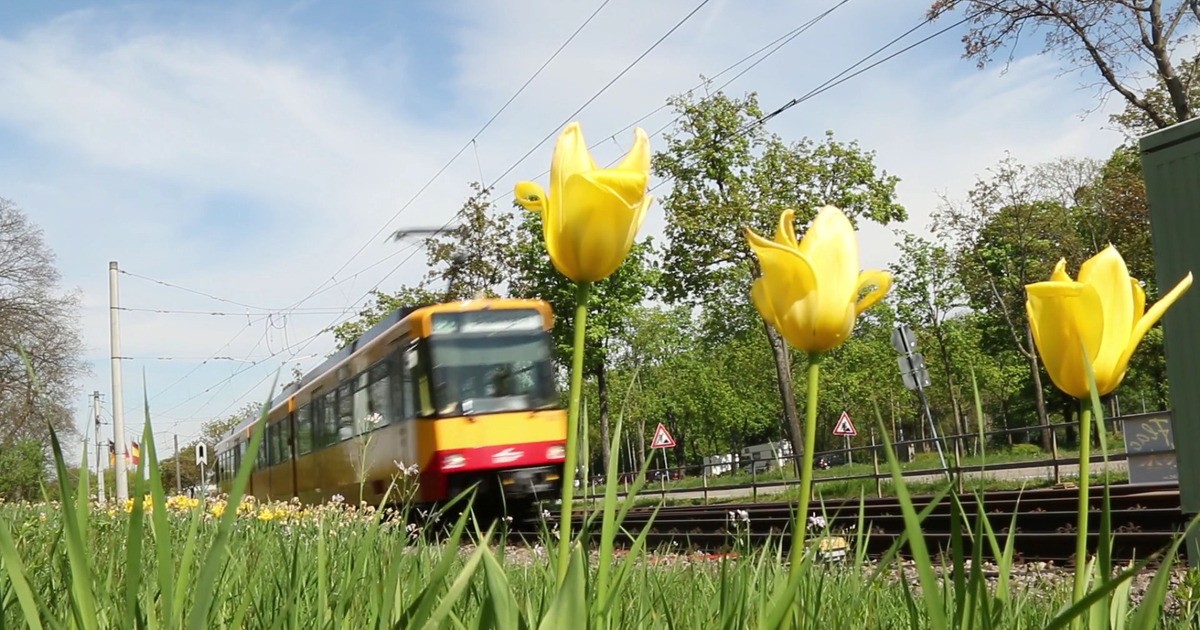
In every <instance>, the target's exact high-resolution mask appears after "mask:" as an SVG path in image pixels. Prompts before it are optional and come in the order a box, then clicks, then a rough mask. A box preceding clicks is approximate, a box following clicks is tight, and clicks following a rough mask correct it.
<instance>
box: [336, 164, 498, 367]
mask: <svg viewBox="0 0 1200 630" xmlns="http://www.w3.org/2000/svg"><path fill="white" fill-rule="evenodd" d="M470 187H471V190H472V193H471V195H470V196H468V197H467V200H466V201H464V202H463V205H462V208H460V209H459V211H458V214H456V215H455V216H456V217H457V218H458V224H457V225H455V226H454V227H452V228H449V229H446V230H440V229H439V230H436V231H434V233H433V234H431V235H430V236H428V237H426V238H425V239H424V240H423V241H422V245H423V246H424V247H425V261H426V264H427V266H428V267H429V271H427V272H426V274H425V276H424V277H423V278H422V279H421V281H420V282H419V283H418V284H417V285H416V286H413V287H407V286H405V287H401V288H400V289H398V290H397V291H396V292H395V293H387V292H384V291H380V290H378V289H374V290H372V291H371V294H372V296H373V297H374V298H375V303H374V304H372V305H369V306H367V307H366V308H364V309H363V310H361V311H359V313H358V317H357V318H355V319H352V320H348V321H345V322H342V323H341V324H338V325H337V326H334V327H332V328H330V329H329V330H331V331H332V332H333V334H334V338H335V339H336V340H337V343H338V347H339V348H341V347H345V346H346V344H349V343H350V342H352V341H354V340H355V339H357V338H358V337H359V336H361V335H362V334H363V333H364V332H366V331H367V330H368V329H370V328H371V326H374V325H375V324H376V323H377V322H379V321H380V320H381V319H383V318H384V317H387V316H388V315H390V314H391V313H392V312H394V311H395V310H396V309H398V308H401V307H405V306H422V305H426V304H437V303H440V302H451V301H455V300H464V299H469V298H471V297H474V296H476V295H479V294H483V295H490V296H496V295H500V294H502V293H503V292H504V286H505V282H506V280H507V278H508V277H509V276H510V275H511V272H512V267H511V266H510V262H509V260H510V258H511V256H512V249H513V245H512V240H511V238H512V231H513V228H512V221H513V217H512V213H511V212H508V211H500V210H498V209H497V208H496V206H495V204H493V203H492V202H491V196H490V195H491V190H490V189H485V188H483V186H482V185H481V184H479V183H477V182H472V183H471V184H470ZM427 231H429V230H426V229H425V228H421V229H414V230H400V231H398V232H397V233H396V235H395V236H396V240H401V239H402V238H403V237H404V236H407V235H408V234H417V233H424V232H427Z"/></svg>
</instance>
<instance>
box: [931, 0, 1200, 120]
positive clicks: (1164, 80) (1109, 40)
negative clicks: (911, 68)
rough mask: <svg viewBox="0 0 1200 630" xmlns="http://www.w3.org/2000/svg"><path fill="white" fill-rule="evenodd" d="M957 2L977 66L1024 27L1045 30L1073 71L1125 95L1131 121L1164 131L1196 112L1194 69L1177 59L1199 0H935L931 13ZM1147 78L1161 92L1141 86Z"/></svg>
mask: <svg viewBox="0 0 1200 630" xmlns="http://www.w3.org/2000/svg"><path fill="white" fill-rule="evenodd" d="M960 6H961V7H963V8H964V10H965V11H964V12H965V13H967V14H968V16H969V20H970V22H971V25H972V26H971V29H970V31H969V32H968V33H967V34H966V35H965V36H964V37H963V44H964V56H965V57H967V58H969V59H974V60H975V61H976V62H977V63H978V65H979V67H980V68H982V67H985V66H986V65H987V64H988V63H989V62H991V61H992V60H993V57H994V55H995V54H996V53H998V52H999V51H1001V50H1003V49H1004V48H1006V47H1009V46H1010V45H1012V46H1015V45H1016V44H1017V42H1018V41H1019V40H1020V39H1021V37H1022V36H1024V35H1025V33H1026V31H1034V32H1038V31H1042V32H1044V33H1045V45H1044V47H1043V52H1047V53H1055V54H1057V55H1058V56H1059V58H1060V59H1062V61H1063V62H1064V63H1065V64H1066V65H1067V66H1068V68H1069V69H1071V70H1079V71H1088V70H1090V71H1091V72H1094V73H1095V74H1098V75H1099V77H1100V80H1099V82H1098V84H1099V86H1101V87H1102V88H1103V89H1104V90H1105V91H1111V92H1115V93H1116V94H1118V95H1120V97H1121V98H1122V99H1124V100H1125V102H1126V105H1127V110H1126V115H1125V118H1126V119H1128V120H1129V123H1128V124H1131V125H1133V126H1137V125H1139V124H1140V125H1141V126H1142V127H1150V128H1152V129H1162V128H1164V127H1169V126H1170V125H1172V124H1174V123H1177V122H1181V121H1184V120H1187V119H1189V118H1192V117H1193V116H1195V107H1194V103H1195V101H1194V99H1193V98H1192V90H1193V88H1194V86H1195V83H1194V82H1195V74H1194V73H1192V72H1191V70H1192V69H1193V68H1192V67H1190V66H1189V64H1186V63H1184V64H1180V63H1179V62H1177V61H1176V56H1177V55H1176V53H1177V51H1179V49H1180V47H1181V46H1187V45H1188V44H1189V43H1190V40H1191V39H1192V36H1191V35H1190V33H1189V31H1191V30H1192V28H1193V27H1195V26H1196V25H1197V24H1200V3H1198V2H1196V1H1195V0H1176V1H1174V2H1165V3H1164V2H1163V0H1143V1H1141V2H1138V1H1135V0H935V1H934V2H933V4H932V6H931V7H930V9H929V13H928V14H929V17H930V18H931V19H932V18H937V17H939V16H942V15H944V14H946V13H948V12H950V11H953V10H954V9H956V8H959V7H960ZM1147 75H1148V76H1149V77H1151V78H1152V79H1153V81H1154V85H1156V86H1158V92H1154V91H1153V90H1151V91H1147V90H1143V89H1141V88H1140V87H1139V86H1138V84H1137V82H1138V79H1139V78H1141V77H1144V76H1147ZM1131 114H1132V115H1131Z"/></svg>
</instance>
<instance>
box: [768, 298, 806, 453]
mask: <svg viewBox="0 0 1200 630" xmlns="http://www.w3.org/2000/svg"><path fill="white" fill-rule="evenodd" d="M763 328H765V329H766V331H767V340H769V341H770V342H771V354H772V355H773V356H774V357H775V375H776V376H777V377H778V380H779V397H780V399H781V400H782V401H783V415H784V417H785V418H787V426H788V433H789V434H790V435H791V440H792V457H793V460H792V462H793V463H794V464H795V466H796V476H797V477H798V476H800V468H801V466H800V450H801V449H803V448H804V429H803V428H802V427H801V426H800V416H799V414H797V413H796V392H795V390H793V389H792V362H791V359H790V357H789V356H788V347H787V342H786V341H784V340H783V337H780V336H779V333H777V332H776V331H775V329H774V328H771V325H770V324H768V323H767V322H766V320H763Z"/></svg>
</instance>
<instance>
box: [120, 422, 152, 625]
mask: <svg viewBox="0 0 1200 630" xmlns="http://www.w3.org/2000/svg"><path fill="white" fill-rule="evenodd" d="M122 439H123V436H122ZM145 462H146V460H145V458H143V459H141V460H139V461H138V466H137V469H136V472H135V475H134V478H133V483H132V484H130V486H131V487H130V499H131V500H132V503H133V509H132V511H131V512H130V513H129V527H128V529H127V532H128V533H127V534H126V538H125V571H124V573H125V625H126V627H132V626H133V625H134V624H135V623H136V624H137V625H138V626H141V625H142V620H143V619H144V618H145V617H146V611H144V610H142V609H141V601H140V599H139V597H138V595H139V594H140V593H141V584H142V571H141V568H142V542H143V541H144V536H145V521H144V520H143V517H144V516H145V511H146V506H145V505H143V501H142V499H143V496H144V495H143V494H142V473H143V468H142V467H143V466H145ZM121 508H124V506H118V509H121Z"/></svg>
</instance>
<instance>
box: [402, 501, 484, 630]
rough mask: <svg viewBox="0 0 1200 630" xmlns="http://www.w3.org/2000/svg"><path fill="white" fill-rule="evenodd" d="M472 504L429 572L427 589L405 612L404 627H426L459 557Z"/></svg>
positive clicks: (455, 524) (455, 527)
mask: <svg viewBox="0 0 1200 630" xmlns="http://www.w3.org/2000/svg"><path fill="white" fill-rule="evenodd" d="M472 503H473V499H472V500H469V501H468V505H467V509H464V510H463V511H462V513H461V514H460V515H459V517H458V520H457V521H456V522H455V523H454V529H453V530H452V531H451V533H450V537H449V538H448V539H447V540H446V541H445V543H444V545H443V547H444V551H443V552H442V555H441V557H439V558H438V563H437V564H436V565H434V567H433V569H432V570H431V571H430V572H429V577H428V579H427V582H426V584H425V588H424V589H422V591H421V595H420V596H419V597H418V598H417V599H416V601H414V602H413V603H412V605H411V606H410V607H409V610H407V611H405V615H404V618H403V624H402V625H403V626H404V627H415V626H424V625H425V622H426V621H427V620H428V619H429V617H430V615H431V614H432V613H433V610H434V606H435V604H436V603H437V598H438V592H439V591H440V590H441V588H442V585H443V583H444V581H445V579H446V576H447V575H448V574H449V573H450V567H451V565H453V564H454V560H455V558H456V557H457V551H458V547H459V541H461V540H462V535H463V531H464V530H465V529H466V527H467V520H468V519H469V517H470V515H471V514H470V505H471V504H472Z"/></svg>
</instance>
